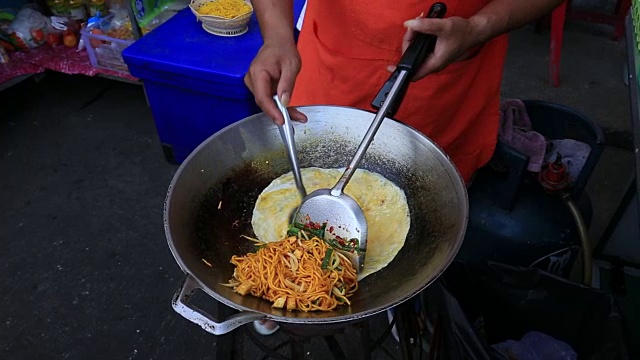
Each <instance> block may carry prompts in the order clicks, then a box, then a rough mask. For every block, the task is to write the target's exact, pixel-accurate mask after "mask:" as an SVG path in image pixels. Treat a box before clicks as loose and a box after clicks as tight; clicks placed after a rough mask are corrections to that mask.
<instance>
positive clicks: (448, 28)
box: [388, 17, 477, 81]
mask: <svg viewBox="0 0 640 360" xmlns="http://www.w3.org/2000/svg"><path fill="white" fill-rule="evenodd" d="M404 26H405V27H406V28H407V32H406V33H405V34H404V37H403V39H402V52H403V53H404V51H405V50H407V47H409V44H410V43H411V39H413V36H414V34H415V33H416V32H421V33H425V34H431V35H435V36H437V37H438V40H437V42H436V46H435V48H434V50H433V53H432V54H429V55H428V56H427V59H426V60H425V62H424V63H423V64H422V66H420V68H419V69H418V70H417V71H416V72H415V74H414V76H413V79H412V80H413V81H416V80H418V79H421V78H423V77H425V76H427V75H429V74H431V73H434V72H438V71H440V70H442V69H444V68H445V67H447V66H448V65H450V64H452V63H454V62H457V61H462V60H465V59H467V58H468V57H469V54H470V50H471V49H473V48H474V47H475V46H476V45H477V41H476V37H475V36H474V35H475V25H474V23H473V22H472V21H471V20H468V19H463V18H461V17H450V18H445V19H432V18H416V19H411V20H407V21H405V23H404ZM388 70H389V71H393V70H395V66H389V68H388Z"/></svg>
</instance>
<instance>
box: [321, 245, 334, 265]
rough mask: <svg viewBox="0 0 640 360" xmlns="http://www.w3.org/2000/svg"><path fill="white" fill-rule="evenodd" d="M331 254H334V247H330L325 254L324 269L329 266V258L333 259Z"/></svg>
mask: <svg viewBox="0 0 640 360" xmlns="http://www.w3.org/2000/svg"><path fill="white" fill-rule="evenodd" d="M331 255H333V249H332V248H328V249H327V252H326V253H325V254H324V259H322V269H323V270H326V269H327V266H329V260H331Z"/></svg>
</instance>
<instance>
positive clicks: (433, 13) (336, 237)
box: [295, 3, 446, 273]
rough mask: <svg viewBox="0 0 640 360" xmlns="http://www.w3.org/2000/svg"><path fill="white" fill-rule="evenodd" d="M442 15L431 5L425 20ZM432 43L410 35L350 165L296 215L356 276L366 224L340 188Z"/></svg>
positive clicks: (441, 7) (393, 109) (419, 35)
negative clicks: (337, 248) (335, 249)
mask: <svg viewBox="0 0 640 360" xmlns="http://www.w3.org/2000/svg"><path fill="white" fill-rule="evenodd" d="M445 12H446V6H445V5H444V4H443V3H435V4H433V5H432V6H431V9H430V10H429V13H428V15H427V17H430V18H435V17H438V18H441V17H443V16H444V14H445ZM436 40H437V39H436V37H435V36H433V35H426V34H422V33H416V34H415V35H414V37H413V40H412V42H411V44H410V45H409V47H408V48H407V50H406V51H405V52H404V54H403V56H402V59H401V60H400V62H399V63H398V66H397V68H396V70H395V71H394V73H393V74H392V75H391V76H390V77H389V79H388V80H387V82H386V83H385V84H384V86H383V87H382V89H381V90H380V92H379V93H378V95H377V96H376V97H375V99H374V101H373V104H372V105H373V106H374V107H376V108H378V109H379V110H378V112H377V114H376V116H375V117H374V119H373V121H372V122H371V125H370V126H369V129H368V130H367V133H366V134H365V136H364V138H363V139H362V142H361V143H360V146H358V149H357V150H356V153H355V155H354V157H353V159H352V160H351V163H350V164H349V166H347V167H346V169H345V171H344V173H343V174H342V176H341V177H340V179H339V180H338V182H337V183H336V185H335V186H334V187H333V188H331V189H318V190H316V191H314V192H312V193H311V194H309V195H308V196H306V197H304V199H303V200H302V204H301V205H300V207H299V209H298V212H297V214H296V217H295V222H297V223H301V224H303V225H305V226H307V227H312V228H313V227H318V226H323V227H324V229H325V231H324V238H325V240H326V241H327V242H329V243H330V244H336V245H338V246H342V247H343V249H342V251H341V252H342V253H343V254H345V255H347V256H348V258H349V260H351V263H352V264H353V265H354V267H355V269H356V271H357V272H358V273H360V272H362V269H363V268H364V260H365V251H366V247H367V236H368V234H367V220H366V218H365V216H364V212H363V211H362V209H361V208H360V206H359V205H358V203H357V202H356V201H355V200H353V198H351V197H350V196H349V195H347V194H345V193H344V192H343V191H344V188H345V187H346V186H347V184H348V182H349V180H350V179H351V177H352V176H353V174H354V173H355V171H356V169H357V168H358V165H359V164H360V161H361V160H362V158H363V156H364V154H365V153H366V151H367V149H368V148H369V145H370V144H371V142H372V141H373V138H374V136H375V135H376V132H377V131H378V129H379V128H380V125H381V124H382V121H383V120H384V118H385V117H387V116H393V115H394V114H395V112H396V111H397V108H398V107H399V105H400V103H401V102H402V99H403V98H404V95H405V93H406V90H407V88H408V86H409V83H410V80H411V77H412V75H413V74H414V73H415V71H416V70H417V69H418V68H419V67H420V65H421V64H422V63H423V62H424V60H425V59H426V57H427V55H428V54H429V53H431V52H432V51H433V49H434V47H435V43H436Z"/></svg>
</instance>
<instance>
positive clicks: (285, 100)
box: [280, 92, 289, 107]
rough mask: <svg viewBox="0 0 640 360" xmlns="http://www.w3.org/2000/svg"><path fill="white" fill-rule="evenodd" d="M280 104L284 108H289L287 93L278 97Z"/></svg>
mask: <svg viewBox="0 0 640 360" xmlns="http://www.w3.org/2000/svg"><path fill="white" fill-rule="evenodd" d="M280 102H281V103H282V105H284V106H285V107H287V106H289V93H286V92H284V93H282V95H280Z"/></svg>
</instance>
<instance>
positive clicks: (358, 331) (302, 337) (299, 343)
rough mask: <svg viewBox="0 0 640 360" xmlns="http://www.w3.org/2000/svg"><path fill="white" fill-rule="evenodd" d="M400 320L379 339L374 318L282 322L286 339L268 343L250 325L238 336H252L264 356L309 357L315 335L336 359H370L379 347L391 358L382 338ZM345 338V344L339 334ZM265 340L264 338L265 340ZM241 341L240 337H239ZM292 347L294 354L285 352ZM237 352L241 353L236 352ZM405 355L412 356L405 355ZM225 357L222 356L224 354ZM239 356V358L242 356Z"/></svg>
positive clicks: (294, 359)
mask: <svg viewBox="0 0 640 360" xmlns="http://www.w3.org/2000/svg"><path fill="white" fill-rule="evenodd" d="M395 324H396V320H395V319H394V320H393V321H391V323H390V324H389V325H388V326H387V327H386V328H385V331H384V332H383V333H382V334H381V335H380V336H379V337H378V338H377V339H375V340H371V339H370V335H371V333H370V320H364V321H361V322H357V323H350V324H346V325H342V326H337V325H330V326H327V327H319V326H314V325H290V324H281V329H280V331H281V332H282V334H284V335H285V336H286V340H285V341H282V342H280V343H278V344H276V345H271V346H269V345H267V344H266V342H267V341H266V340H267V339H264V338H262V339H261V336H260V335H257V333H255V331H253V329H252V328H251V327H250V326H245V327H242V328H241V329H239V336H238V337H246V338H248V339H249V340H250V341H251V342H252V343H253V344H254V345H255V346H257V347H258V348H259V349H260V351H261V352H262V353H263V354H264V356H263V357H262V358H261V359H278V360H298V359H303V358H305V355H306V350H307V348H308V345H309V343H310V342H311V340H312V339H314V338H316V339H322V340H323V341H324V342H325V343H326V345H327V347H328V348H329V350H330V352H331V355H332V357H333V359H335V360H347V359H348V360H356V359H362V360H370V359H372V354H373V352H374V351H376V350H381V351H383V352H385V353H386V355H387V356H389V357H390V358H396V357H397V356H395V355H394V354H392V353H391V352H390V351H389V350H387V349H386V348H385V347H384V346H382V342H383V341H384V340H385V339H387V338H388V337H389V335H390V334H391V329H392V328H393V326H394V325H395ZM340 336H343V337H344V339H345V346H344V347H343V346H341V344H340V341H339V339H338V338H339V337H340ZM263 340H264V341H263ZM236 341H237V340H236ZM286 349H288V350H289V354H290V357H287V356H285V355H284V354H282V352H284V351H286ZM234 355H236V357H234V359H238V357H237V356H239V355H241V354H234ZM403 358H404V359H411V357H408V358H407V357H405V356H404V355H403ZM220 359H222V358H220ZM238 360H239V359H238Z"/></svg>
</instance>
